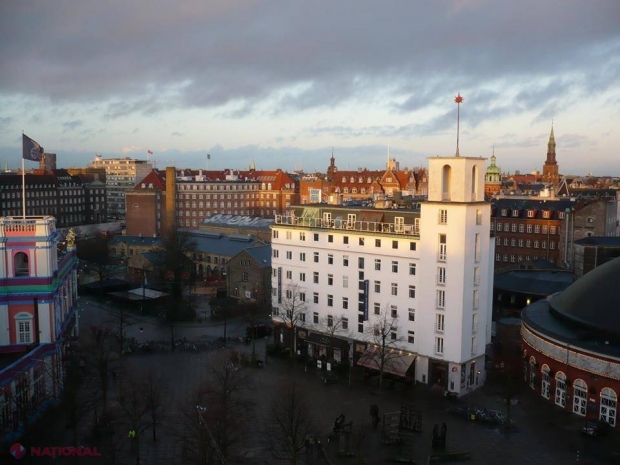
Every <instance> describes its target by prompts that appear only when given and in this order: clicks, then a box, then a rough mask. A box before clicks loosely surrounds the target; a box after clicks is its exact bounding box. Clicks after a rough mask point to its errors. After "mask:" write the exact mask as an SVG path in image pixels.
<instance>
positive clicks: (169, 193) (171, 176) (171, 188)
mask: <svg viewBox="0 0 620 465" xmlns="http://www.w3.org/2000/svg"><path fill="white" fill-rule="evenodd" d="M176 190H177V177H176V168H175V167H174V166H168V167H166V211H165V216H166V220H165V225H166V227H165V230H164V233H167V232H168V231H173V230H174V229H175V228H176V194H177V193H176Z"/></svg>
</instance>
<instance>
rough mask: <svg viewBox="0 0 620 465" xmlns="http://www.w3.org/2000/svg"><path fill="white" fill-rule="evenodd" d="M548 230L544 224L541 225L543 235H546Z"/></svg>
mask: <svg viewBox="0 0 620 465" xmlns="http://www.w3.org/2000/svg"><path fill="white" fill-rule="evenodd" d="M548 229H549V228H548V227H547V225H546V224H543V227H542V233H543V234H547V230H548Z"/></svg>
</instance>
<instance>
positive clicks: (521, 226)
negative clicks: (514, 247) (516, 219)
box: [519, 223, 525, 233]
mask: <svg viewBox="0 0 620 465" xmlns="http://www.w3.org/2000/svg"><path fill="white" fill-rule="evenodd" d="M524 231H525V225H523V223H522V224H520V225H519V232H520V233H522V232H524Z"/></svg>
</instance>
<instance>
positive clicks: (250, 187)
mask: <svg viewBox="0 0 620 465" xmlns="http://www.w3.org/2000/svg"><path fill="white" fill-rule="evenodd" d="M258 187H259V186H258V184H216V185H213V184H189V185H188V184H180V185H179V190H180V191H226V190H229V191H256V190H258ZM269 189H271V184H270V185H269Z"/></svg>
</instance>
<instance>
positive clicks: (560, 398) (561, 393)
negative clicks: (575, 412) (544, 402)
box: [555, 371, 566, 408]
mask: <svg viewBox="0 0 620 465" xmlns="http://www.w3.org/2000/svg"><path fill="white" fill-rule="evenodd" d="M555 403H556V405H559V406H560V407H562V408H564V407H566V375H565V374H564V373H562V372H561V371H558V374H557V375H555Z"/></svg>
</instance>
